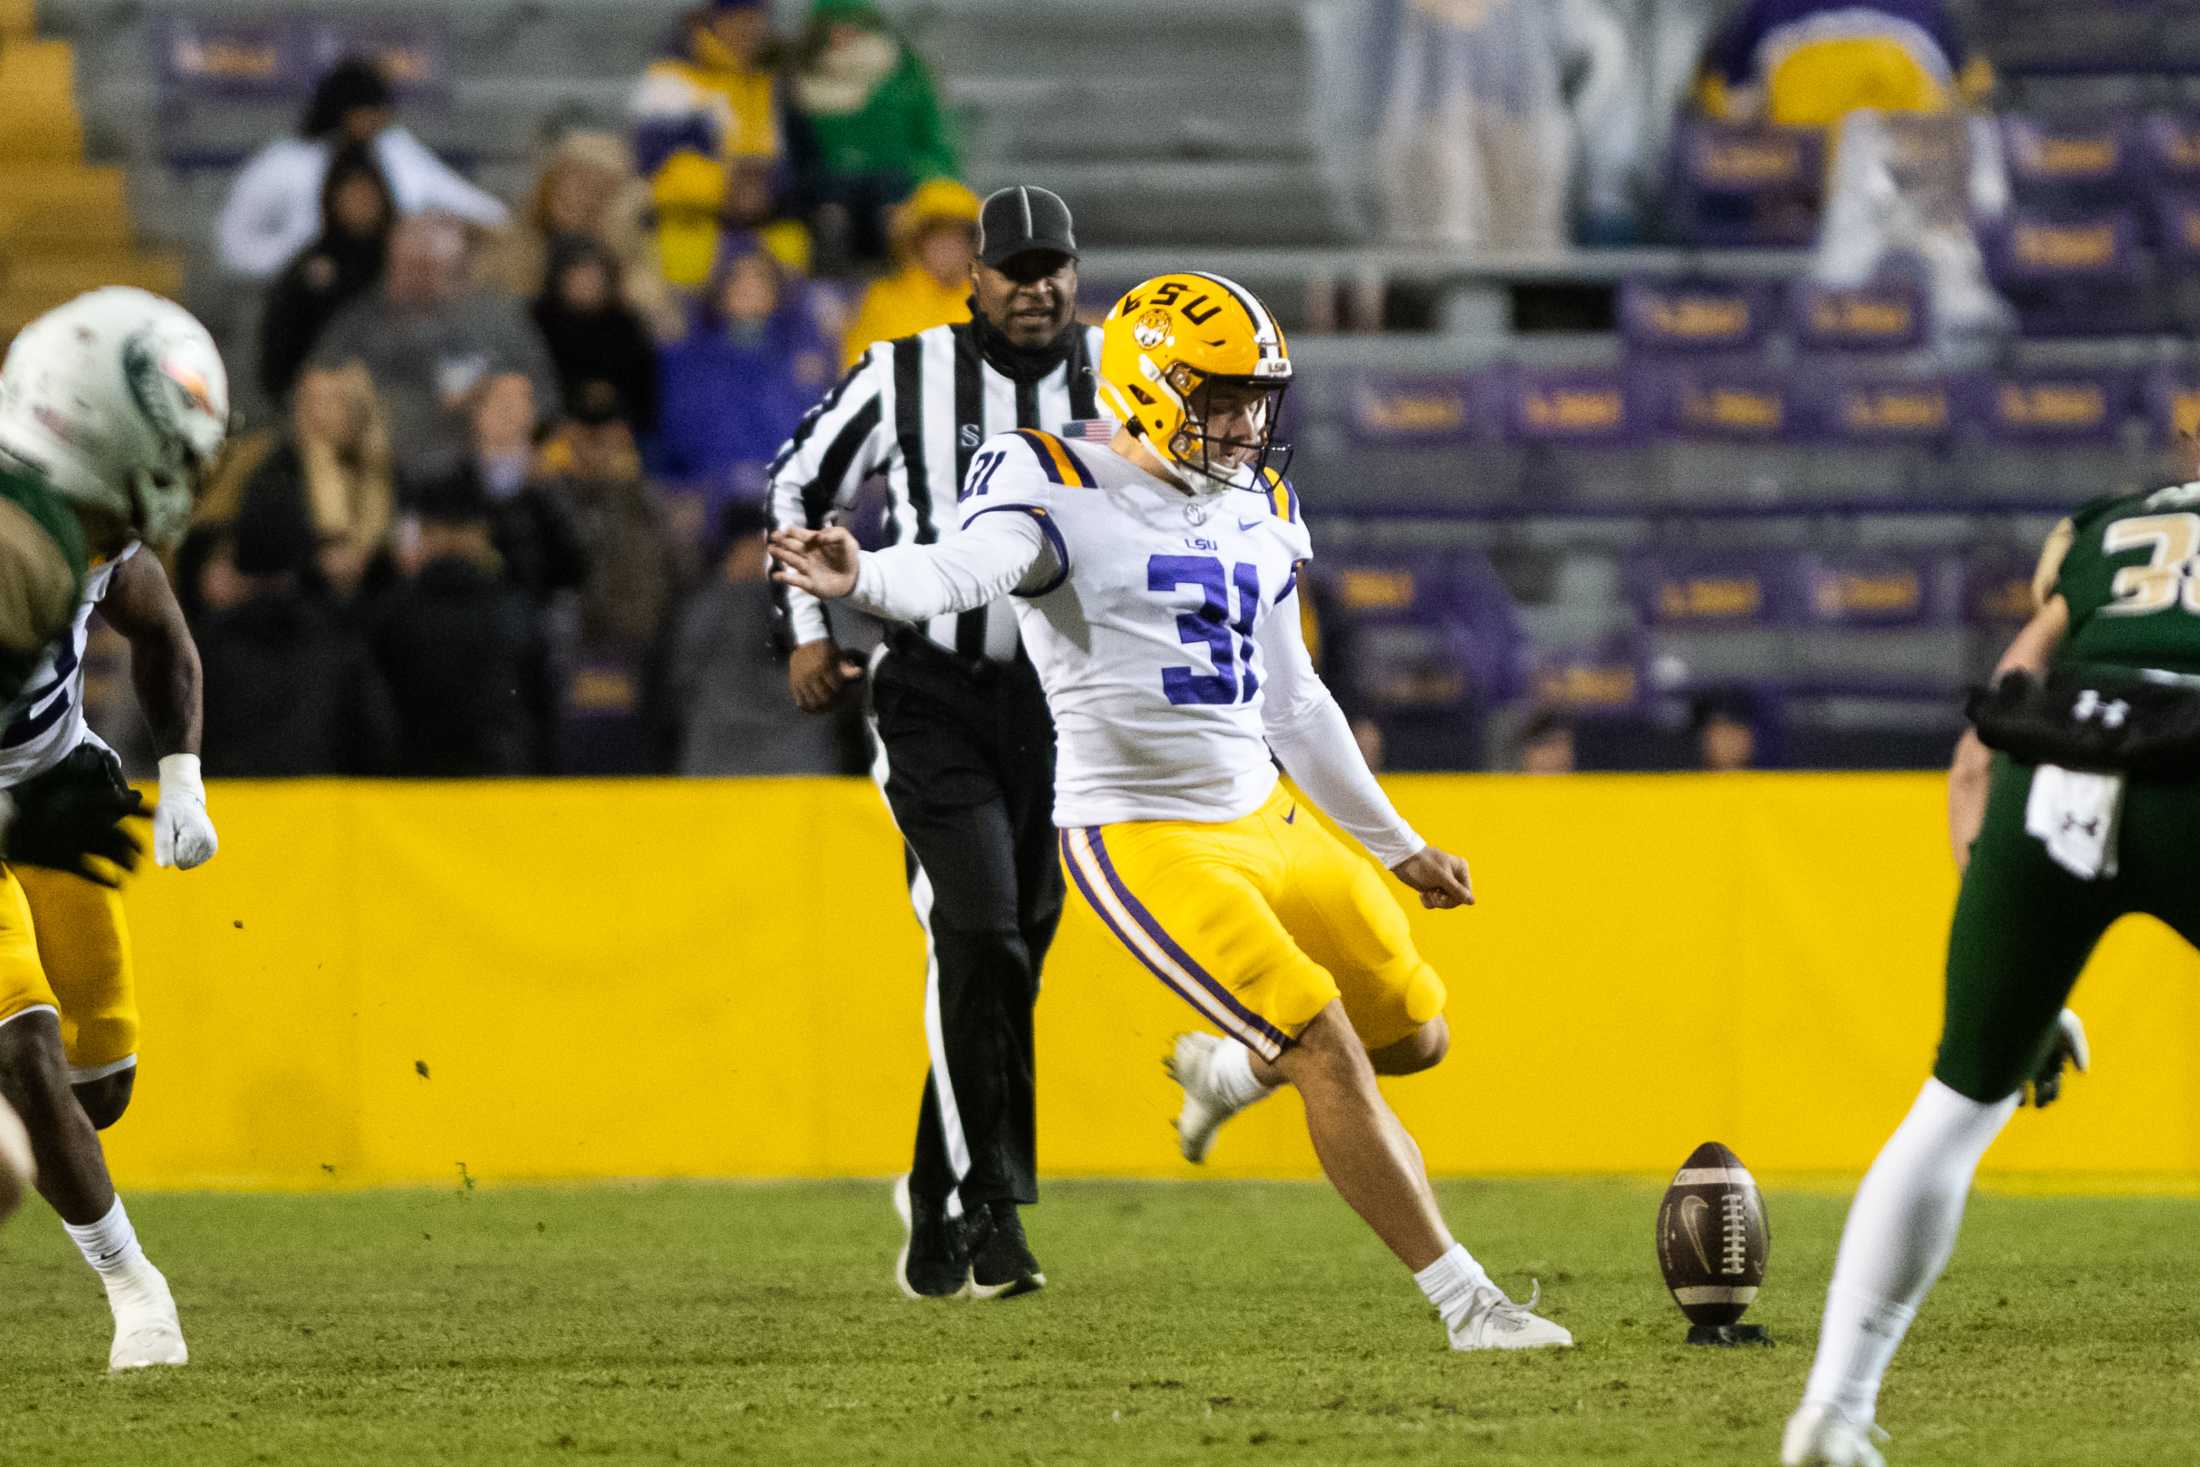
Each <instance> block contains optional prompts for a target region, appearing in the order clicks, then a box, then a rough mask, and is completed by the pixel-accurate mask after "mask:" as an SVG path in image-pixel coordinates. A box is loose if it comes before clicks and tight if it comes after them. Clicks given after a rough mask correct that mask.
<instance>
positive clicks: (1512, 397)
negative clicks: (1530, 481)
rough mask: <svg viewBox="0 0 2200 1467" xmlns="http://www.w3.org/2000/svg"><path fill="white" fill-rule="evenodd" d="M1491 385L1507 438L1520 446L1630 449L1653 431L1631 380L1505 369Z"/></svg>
mask: <svg viewBox="0 0 2200 1467" xmlns="http://www.w3.org/2000/svg"><path fill="white" fill-rule="evenodd" d="M1490 385H1491V387H1492V389H1493V390H1494V392H1495V393H1496V395H1497V397H1498V400H1499V403H1500V404H1501V408H1500V412H1501V418H1500V421H1501V422H1502V423H1503V425H1504V432H1505V435H1506V436H1507V437H1508V438H1509V439H1511V440H1512V441H1513V442H1515V443H1522V444H1540V445H1546V446H1554V447H1569V448H1629V447H1635V446H1637V445H1639V444H1640V443H1641V442H1642V439H1643V435H1644V433H1645V431H1646V429H1647V427H1648V423H1647V421H1646V414H1645V413H1644V411H1643V406H1644V405H1643V404H1642V403H1641V402H1640V401H1639V394H1638V392H1637V389H1636V388H1635V386H1634V384H1633V383H1632V382H1631V381H1630V380H1629V377H1628V374H1627V373H1625V372H1621V371H1616V370H1603V369H1598V368H1585V369H1573V370H1545V369H1540V368H1533V367H1518V366H1515V367H1510V368H1505V369H1500V370H1499V371H1498V372H1497V373H1494V374H1493V375H1492V377H1491V379H1490Z"/></svg>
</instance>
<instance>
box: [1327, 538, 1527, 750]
mask: <svg viewBox="0 0 2200 1467" xmlns="http://www.w3.org/2000/svg"><path fill="white" fill-rule="evenodd" d="M1318 573H1319V574H1320V576H1321V577H1322V583H1323V585H1324V587H1325V588H1326V590H1327V592H1328V596H1327V598H1326V603H1327V605H1328V606H1329V607H1330V609H1331V610H1332V612H1333V613H1334V615H1335V616H1336V617H1338V618H1339V619H1341V620H1342V621H1344V622H1345V623H1347V625H1348V630H1345V631H1343V632H1342V633H1341V635H1343V636H1346V637H1349V639H1350V643H1351V664H1352V665H1351V667H1350V669H1349V670H1348V672H1347V674H1346V675H1348V676H1350V677H1351V678H1352V679H1353V681H1354V682H1355V684H1356V685H1357V686H1358V688H1359V691H1360V692H1361V693H1362V695H1363V696H1365V697H1367V698H1368V699H1369V700H1370V701H1371V702H1373V703H1375V704H1377V705H1378V706H1380V707H1382V708H1384V709H1387V710H1393V711H1398V710H1429V709H1437V708H1458V707H1463V706H1465V705H1467V704H1469V703H1475V704H1479V705H1481V706H1484V707H1489V706H1494V705H1496V704H1497V703H1500V702H1503V701H1505V700H1506V699H1508V698H1511V697H1514V696H1517V694H1518V693H1519V692H1520V690H1521V688H1522V686H1523V685H1524V682H1525V673H1524V666H1523V648H1524V646H1525V642H1524V639H1523V638H1522V636H1521V631H1520V621H1519V615H1518V613H1517V611H1516V610H1515V609H1514V607H1513V605H1512V600H1511V597H1510V596H1508V595H1507V594H1506V592H1505V589H1504V585H1503V583H1502V582H1501V581H1500V580H1499V579H1498V577H1497V573H1496V571H1495V570H1493V569H1492V568H1491V566H1490V564H1489V561H1488V559H1487V558H1486V557H1484V556H1483V555H1481V554H1480V552H1477V551H1453V552H1446V553H1435V552H1418V553H1413V554H1406V555H1397V556H1384V555H1360V556H1355V557H1352V558H1350V559H1347V560H1343V561H1339V562H1335V563H1331V564H1327V565H1324V566H1322V568H1321V569H1320V571H1319V572H1318Z"/></svg>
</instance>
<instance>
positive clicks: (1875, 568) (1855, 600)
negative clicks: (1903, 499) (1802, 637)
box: [1802, 555, 1959, 628]
mask: <svg viewBox="0 0 2200 1467" xmlns="http://www.w3.org/2000/svg"><path fill="white" fill-rule="evenodd" d="M1802 575H1803V588H1804V595H1803V600H1802V614H1803V617H1804V619H1805V620H1806V621H1807V622H1808V624H1810V625H1812V626H1820V627H1857V628H1887V627H1915V626H1927V625H1936V624H1945V623H1950V622H1953V621H1954V620H1955V619H1956V611H1957V597H1958V594H1959V585H1958V581H1957V578H1956V577H1955V575H1954V574H1953V573H1952V572H1951V571H1950V570H1949V569H1948V568H1947V567H1946V566H1944V565H1943V564H1942V562H1941V561H1940V560H1939V559H1937V558H1935V557H1932V556H1922V555H1907V556H1905V555H1838V556H1836V555H1814V556H1811V557H1809V558H1808V559H1807V560H1806V561H1805V562H1804V564H1803V568H1802Z"/></svg>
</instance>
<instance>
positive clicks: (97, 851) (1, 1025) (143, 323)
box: [0, 287, 229, 1370]
mask: <svg viewBox="0 0 2200 1467" xmlns="http://www.w3.org/2000/svg"><path fill="white" fill-rule="evenodd" d="M228 421H229V390H228V379H227V376H226V373H225V372H224V370H223V367H222V361H221V356H220V354H219V353H218V352H217V350H216V349H215V346H214V342H213V339H212V338H211V337H210V336H208V334H207V332H206V329H205V328H204V327H203V326H201V325H200V324H199V323H198V321H196V320H195V319H193V318H192V316H191V315H190V313H189V312H187V311H185V310H184V309H183V308H182V307H180V306H177V305H175V304H174V303H172V302H170V301H166V300H163V299H161V298H160V297H158V296H155V295H151V294H148V293H147V292H144V291H141V290H132V289H127V288H121V287H115V288H109V289H105V290H98V291H93V292H92V293H90V294H88V295H84V296H80V297H78V298H77V299H76V300H74V301H71V302H70V303H68V304H67V305H64V306H62V307H59V308H58V309H56V310H53V311H50V312H48V313H47V314H46V315H44V316H42V317H40V318H39V319H38V320H36V321H34V322H32V323H31V324H30V325H29V326H27V327H25V328H24V330H23V331H22V332H21V333H20V334H19V335H18V336H17V337H16V339H15V342H14V344H13V345H12V346H11V347H10V349H9V351H8V354H7V358H6V361H5V363H0V586H5V587H6V588H7V592H8V594H7V595H6V596H4V597H0V703H4V707H5V715H4V717H5V722H4V724H0V789H4V790H5V794H4V795H0V801H4V802H5V805H6V808H7V810H8V812H9V816H10V821H9V824H8V827H7V830H6V833H5V836H4V837H0V857H4V862H5V863H4V864H0V1097H4V1099H5V1100H6V1101H7V1102H8V1103H9V1104H10V1105H11V1106H12V1107H13V1109H14V1112H15V1113H16V1115H18V1116H19V1117H20V1118H21V1121H22V1123H23V1126H24V1128H25V1130H26V1131H27V1132H28V1134H29V1137H30V1145H31V1151H32V1156H33V1160H34V1162H35V1166H36V1172H37V1185H38V1189H39V1191H40V1192H41V1193H42V1194H43V1195H44V1196H45V1198H46V1200H47V1201H48V1202H50V1203H52V1204H53V1208H54V1210H55V1211H56V1212H58V1213H59V1214H60V1215H61V1220H62V1223H63V1225H64V1227H65V1228H66V1230H67V1232H68V1234H69V1236H70V1238H71V1239H72V1240H73V1241H74V1242H75V1243H76V1245H77V1247H78V1249H79V1250H80V1251H82V1253H83V1255H84V1258H85V1261H86V1262H87V1263H89V1264H90V1265H91V1267H92V1268H93V1270H94V1271H95V1272H96V1273H97V1274H98V1275H99V1277H100V1281H101V1283H102V1284H103V1285H104V1287H105V1289H106V1293H107V1300H108V1304H109V1307H110V1309H111V1311H112V1313H113V1316H114V1323H115V1333H114V1342H113V1345H112V1347H111V1349H110V1351H109V1356H108V1364H109V1367H110V1368H111V1369H114V1370H129V1369H135V1368H138V1367H143V1366H152V1365H181V1364H183V1363H184V1362H185V1359H186V1358H187V1357H186V1351H185V1346H184V1340H183V1332H182V1329H181V1327H180V1325H179V1324H178V1321H177V1318H176V1305H175V1300H174V1297H173V1296H172V1295H171V1294H170V1292H169V1289H168V1283H167V1280H166V1279H165V1278H163V1277H162V1275H161V1273H160V1270H159V1269H157V1268H155V1267H154V1266H153V1265H152V1263H151V1262H150V1261H149V1260H148V1259H147V1258H146V1256H145V1252H144V1250H143V1248H141V1247H140V1246H139V1244H138V1241H137V1236H136V1233H135V1231H134V1230H133V1229H132V1227H131V1224H130V1219H129V1215H128V1213H127V1212H126V1211H125V1210H124V1209H123V1205H122V1201H121V1199H120V1198H118V1197H117V1196H116V1195H115V1190H114V1185H113V1182H112V1181H111V1180H110V1178H109V1176H108V1173H107V1164H106V1159H105V1156H104V1154H103V1152H102V1150H101V1147H100V1142H99V1130H100V1129H101V1128H102V1127H104V1126H106V1125H109V1124H112V1123H113V1121H114V1120H115V1119H116V1118H118V1117H119V1116H120V1115H121V1113H122V1109H123V1108H124V1107H125V1106H126V1105H127V1104H128V1103H129V1095H130V1088H131V1081H132V1079H133V1078H134V1073H135V1071H134V1066H135V1062H136V1047H137V1038H136V1036H137V1016H136V1006H135V999H134V995H133V992H132V987H131V970H130V953H129V941H128V936H127V933H126V930H125V929H124V927H123V924H122V911H121V907H120V904H119V902H118V901H117V900H116V897H115V892H114V888H115V887H116V885H117V883H118V882H119V879H120V874H121V872H122V871H124V870H127V869H129V868H131V867H132V866H134V864H135V860H136V855H137V849H138V847H137V843H136V841H135V839H134V838H132V837H131V836H129V835H128V834H127V833H126V832H124V831H123V830H122V829H121V828H120V821H121V820H122V818H123V817H125V816H126V815H130V814H134V813H138V812H137V805H138V799H137V796H136V794H135V792H134V791H132V790H131V789H130V788H129V787H128V786H127V785H126V784H125V783H124V782H123V779H122V774H121V769H120V765H119V763H118V762H117V761H116V760H115V758H114V756H113V754H112V753H111V752H109V751H108V749H107V748H106V746H105V745H104V744H102V743H100V741H99V740H98V739H97V738H96V737H95V736H93V735H92V733H91V731H90V730H89V729H88V728H87V727H86V726H85V724H84V715H83V697H82V692H83V687H82V677H83V669H82V660H83V650H84V638H85V635H86V627H87V623H88V621H89V618H90V615H91V611H92V608H93V606H94V605H95V604H98V603H100V602H101V601H102V599H103V598H104V603H105V605H106V607H107V616H108V619H109V620H110V621H112V622H113V623H114V624H115V625H116V626H117V627H118V629H120V630H122V631H123V632H124V634H125V636H127V637H128V638H129V639H130V641H131V648H132V660H133V670H134V671H136V672H137V673H138V683H139V689H140V695H141V701H143V702H144V704H145V706H146V710H147V714H148V718H149V720H150V721H151V722H152V723H153V724H154V729H155V734H156V737H158V738H159V739H160V740H161V742H162V745H163V748H164V750H165V751H167V755H166V757H164V758H163V760H162V766H161V806H162V807H163V808H161V809H160V810H159V811H157V812H156V813H155V852H156V856H158V857H159V858H160V859H161V860H162V861H163V863H164V864H169V863H172V864H176V865H181V866H188V865H196V864H198V863H199V862H200V861H203V860H205V859H206V858H207V857H208V856H210V855H212V854H213V849H214V831H213V826H212V825H211V823H209V822H208V820H207V818H206V813H205V794H204V791H203V789H202V788H201V787H200V784H199V779H198V772H197V767H196V766H197V759H196V757H195V755H191V754H188V753H183V752H182V751H183V750H184V749H187V748H190V747H195V744H196V739H197V722H198V684H197V656H196V652H195V650H193V649H192V648H191V647H190V640H189V635H188V633H187V632H184V631H183V630H182V620H181V614H180V612H178V611H177V610H176V607H175V601H174V596H173V594H172V593H171V592H169V590H168V587H167V581H166V578H165V576H164V575H163V574H162V573H161V571H160V568H159V563H158V561H157V560H155V559H154V557H152V556H151V555H146V554H140V553H138V547H139V545H140V544H141V543H142V544H146V545H153V546H161V545H165V544H169V543H172V542H173V541H174V540H175V539H176V538H178V537H179V536H180V535H181V534H182V532H183V530H184V528H185V526H186V525H187V524H188V522H189V520H190V514H191V501H192V496H193V493H194V491H195V489H196V486H197V484H198V482H199V480H200V478H201V477H202V476H203V474H204V473H205V472H206V470H207V468H208V467H209V466H210V465H211V463H212V462H213V459H214V457H215V455H216V454H217V453H218V452H219V451H220V449H221V445H222V442H223V440H224V438H225V436H226V435H227V432H228ZM148 652H160V653H165V654H166V655H164V656H153V657H150V658H148V657H147V656H146V654H147V653H148ZM171 801H172V802H173V803H172V804H171ZM26 837H31V838H26Z"/></svg>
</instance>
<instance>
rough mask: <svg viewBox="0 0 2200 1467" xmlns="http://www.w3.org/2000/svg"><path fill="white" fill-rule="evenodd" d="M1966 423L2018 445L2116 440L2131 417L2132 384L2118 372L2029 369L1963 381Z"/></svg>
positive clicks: (2100, 442) (2109, 441) (2102, 442)
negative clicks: (2024, 371)
mask: <svg viewBox="0 0 2200 1467" xmlns="http://www.w3.org/2000/svg"><path fill="white" fill-rule="evenodd" d="M1963 398H1964V402H1965V405H1966V407H1967V409H1968V411H1966V413H1965V415H1964V416H1965V419H1966V421H1969V422H1973V423H1976V424H1978V425H1979V426H1980V427H1981V428H1983V429H1984V430H1985V431H1986V432H1987V433H1988V434H1990V435H1991V436H1993V437H1995V438H1999V439H2003V440H2006V441H2010V442H2018V443H2035V444H2036V443H2070V444H2076V443H2096V444H2103V445H2106V444H2108V443H2111V442H2113V441H2114V440H2115V438H2116V436H2117V434H2118V432H2119V431H2120V430H2121V429H2122V427H2123V425H2124V422H2125V420H2126V419H2127V418H2129V417H2130V415H2131V409H2132V398H2133V383H2132V381H2131V379H2130V377H2129V376H2128V375H2126V374H2124V373H2120V372H2062V373H2043V372H2029V373H2020V374H2013V375H2007V376H2002V377H1995V378H1982V379H1979V380H1977V381H1975V382H1972V383H1970V384H1967V391H1966V392H1965V393H1964V395H1963Z"/></svg>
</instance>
